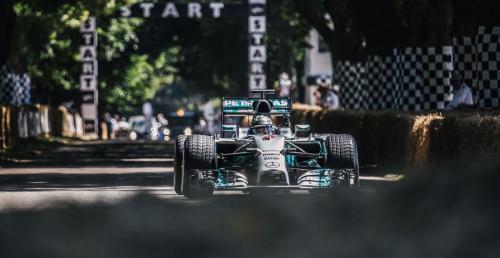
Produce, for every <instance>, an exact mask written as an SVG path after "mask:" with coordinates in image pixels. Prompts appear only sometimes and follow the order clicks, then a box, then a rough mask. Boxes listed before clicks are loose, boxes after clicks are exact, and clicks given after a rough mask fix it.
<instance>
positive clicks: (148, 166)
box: [0, 141, 399, 211]
mask: <svg viewBox="0 0 500 258" xmlns="http://www.w3.org/2000/svg"><path fill="white" fill-rule="evenodd" d="M172 153H173V145H172V144H164V143H146V142H120V141H116V142H103V141H95V142H73V143H71V144H68V145H64V146H62V147H60V148H58V149H56V150H54V151H50V152H48V153H44V154H42V155H39V156H34V155H33V156H24V157H16V158H13V159H12V160H11V161H10V162H8V163H6V164H3V165H2V168H0V211H8V210H12V209H15V210H17V209H43V208H48V207H54V206H60V205H65V204H67V203H77V204H94V203H101V202H104V203H116V202H119V201H121V200H123V199H125V198H130V197H132V196H135V195H137V194H143V193H147V194H150V195H153V196H155V197H158V198H160V199H166V200H169V201H174V202H178V201H179V202H186V201H189V200H187V199H186V198H184V197H182V196H179V195H176V194H175V192H174V190H173V154H172ZM363 172H364V171H362V174H363ZM383 174H384V173H382V174H380V173H375V174H373V173H371V174H370V175H364V176H363V177H362V182H361V183H362V190H364V191H377V190H383V189H384V188H386V187H387V186H389V185H391V184H394V183H395V182H397V180H398V179H399V177H397V176H384V175H383ZM226 194H230V195H238V194H239V195H241V194H242V193H238V192H230V193H218V195H226Z"/></svg>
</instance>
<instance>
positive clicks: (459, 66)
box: [453, 37, 477, 88]
mask: <svg viewBox="0 0 500 258" xmlns="http://www.w3.org/2000/svg"><path fill="white" fill-rule="evenodd" d="M476 53H477V50H476V40H475V38H470V37H465V38H453V70H455V71H460V72H461V73H462V74H463V75H464V79H465V83H466V84H467V85H469V86H471V87H472V88H477V80H476V78H477V72H476V71H477V66H476Z"/></svg>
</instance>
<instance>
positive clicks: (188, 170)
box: [182, 135, 216, 198]
mask: <svg viewBox="0 0 500 258" xmlns="http://www.w3.org/2000/svg"><path fill="white" fill-rule="evenodd" d="M215 159H216V152H215V140H214V138H213V137H211V136H206V135H192V136H189V137H188V138H187V139H186V142H185V144H184V162H183V164H184V170H183V176H182V193H183V194H184V196H186V197H188V198H204V197H210V196H211V195H212V194H213V191H214V189H213V188H209V187H193V185H192V182H191V180H192V178H193V175H194V174H193V172H194V170H196V169H199V170H203V169H207V170H209V169H215V168H216V165H215Z"/></svg>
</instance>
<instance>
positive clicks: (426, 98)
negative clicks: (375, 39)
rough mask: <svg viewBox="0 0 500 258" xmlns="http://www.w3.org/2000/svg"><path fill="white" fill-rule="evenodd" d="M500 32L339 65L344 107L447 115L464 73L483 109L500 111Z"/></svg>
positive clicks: (485, 30)
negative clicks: (457, 77) (454, 77)
mask: <svg viewBox="0 0 500 258" xmlns="http://www.w3.org/2000/svg"><path fill="white" fill-rule="evenodd" d="M499 38H500V27H492V28H487V27H480V28H479V29H478V33H477V36H476V37H466V38H455V39H453V46H443V47H430V48H418V47H417V48H405V49H394V50H393V53H392V55H391V56H386V57H383V56H369V57H368V58H367V60H366V61H364V62H350V61H337V62H336V63H335V65H334V67H335V71H336V78H337V83H338V84H339V85H340V87H341V89H340V101H341V103H342V106H343V107H344V108H346V109H354V110H381V109H396V110H404V111H430V110H444V109H445V108H446V106H447V104H448V103H449V101H450V100H451V98H452V97H453V94H452V93H453V92H452V86H451V81H450V79H451V73H452V71H454V70H456V71H460V72H461V73H462V74H463V75H464V78H465V81H466V84H467V85H469V86H471V88H472V92H473V94H474V97H475V103H477V105H478V107H480V108H483V109H497V108H499V107H500V86H499V81H500V79H499V78H500V69H499V68H500V39H499Z"/></svg>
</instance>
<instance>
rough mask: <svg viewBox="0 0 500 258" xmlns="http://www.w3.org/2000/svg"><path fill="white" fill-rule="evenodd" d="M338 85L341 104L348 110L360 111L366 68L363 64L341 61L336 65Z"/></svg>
mask: <svg viewBox="0 0 500 258" xmlns="http://www.w3.org/2000/svg"><path fill="white" fill-rule="evenodd" d="M335 70H336V71H337V73H338V74H337V76H336V78H337V83H338V84H339V85H340V103H341V106H342V107H344V108H346V109H354V110H359V109H361V108H362V103H363V91H362V89H363V86H364V83H363V82H364V73H365V67H364V65H363V64H362V63H352V62H350V61H339V62H336V64H335Z"/></svg>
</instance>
